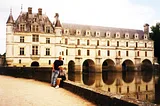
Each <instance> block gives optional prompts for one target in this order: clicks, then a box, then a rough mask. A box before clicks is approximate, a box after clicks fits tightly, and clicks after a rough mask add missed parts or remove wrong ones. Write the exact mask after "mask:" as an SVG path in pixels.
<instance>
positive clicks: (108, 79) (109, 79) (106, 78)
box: [102, 71, 116, 85]
mask: <svg viewBox="0 0 160 106" xmlns="http://www.w3.org/2000/svg"><path fill="white" fill-rule="evenodd" d="M102 79H103V82H104V83H105V84H107V85H111V84H113V83H114V81H115V79H116V73H113V72H109V71H102Z"/></svg>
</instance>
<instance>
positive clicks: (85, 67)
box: [82, 59, 95, 73]
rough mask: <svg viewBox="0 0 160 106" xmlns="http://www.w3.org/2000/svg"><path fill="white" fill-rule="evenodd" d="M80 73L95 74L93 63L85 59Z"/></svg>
mask: <svg viewBox="0 0 160 106" xmlns="http://www.w3.org/2000/svg"><path fill="white" fill-rule="evenodd" d="M82 72H87V73H88V72H95V63H94V61H93V60H91V59H86V60H85V61H84V62H83V65H82Z"/></svg>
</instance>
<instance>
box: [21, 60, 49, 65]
mask: <svg viewBox="0 0 160 106" xmlns="http://www.w3.org/2000/svg"><path fill="white" fill-rule="evenodd" d="M21 63H22V60H21V59H19V64H21ZM48 64H49V65H51V60H49V61H48Z"/></svg>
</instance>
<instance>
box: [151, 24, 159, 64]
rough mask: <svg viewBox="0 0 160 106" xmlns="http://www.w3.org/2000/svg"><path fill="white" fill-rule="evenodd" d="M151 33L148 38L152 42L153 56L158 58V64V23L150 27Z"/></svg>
mask: <svg viewBox="0 0 160 106" xmlns="http://www.w3.org/2000/svg"><path fill="white" fill-rule="evenodd" d="M151 31H152V32H151V33H150V37H151V39H152V40H153V41H154V56H155V57H157V58H158V63H160V47H159V46H160V23H157V24H156V26H152V27H151Z"/></svg>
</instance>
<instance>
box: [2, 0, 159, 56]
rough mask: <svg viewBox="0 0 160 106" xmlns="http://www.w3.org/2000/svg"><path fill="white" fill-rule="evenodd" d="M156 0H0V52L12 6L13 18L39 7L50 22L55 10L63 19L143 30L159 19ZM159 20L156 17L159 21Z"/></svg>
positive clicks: (157, 0)
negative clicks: (30, 8) (145, 26)
mask: <svg viewBox="0 0 160 106" xmlns="http://www.w3.org/2000/svg"><path fill="white" fill-rule="evenodd" d="M159 4H160V0H1V1H0V54H3V53H5V51H6V34H5V31H6V21H7V19H8V16H9V14H10V8H12V14H13V18H14V20H16V19H17V18H18V15H19V14H20V12H21V5H22V7H23V8H22V11H23V12H27V11H28V7H32V12H33V13H37V12H38V8H42V12H43V14H46V15H47V16H48V17H49V19H50V20H51V22H53V21H54V15H55V13H56V12H57V13H59V15H60V20H61V22H62V23H63V22H64V23H77V24H87V25H96V26H108V27H119V28H130V29H140V30H143V25H144V24H145V23H148V24H149V25H150V26H152V25H155V23H156V22H158V21H159V20H160V6H158V5H159ZM159 22H160V21H159Z"/></svg>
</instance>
